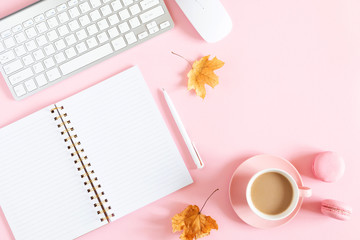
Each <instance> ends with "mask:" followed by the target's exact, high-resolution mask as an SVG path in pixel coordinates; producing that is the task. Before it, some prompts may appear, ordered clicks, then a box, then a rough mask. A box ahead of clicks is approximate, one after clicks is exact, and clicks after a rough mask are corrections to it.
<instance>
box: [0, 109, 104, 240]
mask: <svg viewBox="0 0 360 240" xmlns="http://www.w3.org/2000/svg"><path fill="white" fill-rule="evenodd" d="M52 107H53V106H51V107H48V108H45V109H42V110H40V111H38V112H36V113H34V114H32V115H30V116H28V117H26V118H23V119H21V120H19V121H17V122H15V123H13V124H11V125H9V126H6V127H4V128H3V129H0V156H1V158H0V205H1V207H2V210H3V211H4V213H5V216H6V219H7V221H8V223H9V225H10V227H11V229H12V232H13V234H14V236H15V238H16V239H17V240H23V239H24V240H31V239H34V240H39V239H52V240H53V239H61V240H64V239H65V240H66V239H73V238H76V237H78V236H80V235H82V234H85V233H87V232H89V231H91V230H93V229H95V228H97V227H100V226H102V225H103V224H104V223H101V222H100V220H99V216H98V215H97V214H96V211H94V206H93V205H92V203H91V201H90V199H89V195H88V193H87V192H86V189H85V187H84V185H83V181H82V179H81V178H80V177H79V174H78V172H77V170H76V167H75V165H74V162H73V159H71V156H70V155H69V152H68V150H67V148H66V144H65V142H64V137H63V136H61V134H60V131H59V129H58V128H57V126H56V122H55V121H54V114H51V112H50V109H51V108H52Z"/></svg>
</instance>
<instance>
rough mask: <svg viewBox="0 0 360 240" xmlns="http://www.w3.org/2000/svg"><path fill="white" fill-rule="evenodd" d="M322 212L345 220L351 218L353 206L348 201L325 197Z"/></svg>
mask: <svg viewBox="0 0 360 240" xmlns="http://www.w3.org/2000/svg"><path fill="white" fill-rule="evenodd" d="M321 212H322V213H323V214H324V215H326V216H329V217H332V218H335V219H338V220H342V221H345V220H349V219H350V216H351V214H352V208H351V207H350V206H349V205H348V204H346V203H343V202H340V201H336V200H332V199H325V200H323V201H322V202H321Z"/></svg>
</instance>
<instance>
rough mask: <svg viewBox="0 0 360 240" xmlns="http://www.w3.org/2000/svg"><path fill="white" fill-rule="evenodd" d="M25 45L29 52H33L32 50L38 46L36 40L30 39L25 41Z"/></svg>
mask: <svg viewBox="0 0 360 240" xmlns="http://www.w3.org/2000/svg"><path fill="white" fill-rule="evenodd" d="M25 47H26V49H27V50H28V51H29V52H31V51H32V50H34V49H36V47H37V46H36V43H35V41H34V40H30V41H28V42H27V43H25Z"/></svg>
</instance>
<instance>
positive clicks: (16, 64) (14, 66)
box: [4, 60, 23, 74]
mask: <svg viewBox="0 0 360 240" xmlns="http://www.w3.org/2000/svg"><path fill="white" fill-rule="evenodd" d="M21 68H23V64H22V63H21V61H20V60H15V61H13V62H11V63H9V64H6V65H4V71H5V73H6V74H11V73H13V72H16V71H17V70H20V69H21Z"/></svg>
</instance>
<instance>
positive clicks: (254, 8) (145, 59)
mask: <svg viewBox="0 0 360 240" xmlns="http://www.w3.org/2000/svg"><path fill="white" fill-rule="evenodd" d="M19 2H24V1H20V0H17V1H1V3H2V5H3V6H1V9H3V10H2V12H3V11H4V9H6V8H7V7H9V8H12V6H18V5H17V4H19ZM29 2H30V1H29ZM222 2H223V4H224V5H225V8H226V9H227V10H228V11H229V14H230V16H231V18H232V20H233V23H234V26H233V31H232V32H231V34H230V35H229V36H228V37H227V38H226V39H224V40H222V41H220V42H218V43H215V44H208V43H206V42H205V41H203V40H202V39H201V37H200V36H199V35H198V34H197V32H196V31H195V30H194V28H193V27H192V25H191V24H190V23H189V22H188V20H187V19H186V17H185V16H184V14H183V13H182V12H181V10H180V9H179V7H178V6H177V5H176V3H175V2H174V1H173V0H167V1H166V3H167V5H168V8H169V10H170V12H171V14H172V16H173V19H174V21H175V28H174V29H173V30H171V31H170V32H167V33H165V34H163V35H161V36H159V37H157V38H155V39H153V40H150V41H148V42H146V43H145V44H142V45H140V46H138V47H136V48H134V49H132V50H129V51H127V52H125V53H123V54H121V55H118V56H116V57H114V58H112V59H110V60H108V61H106V62H103V63H101V64H99V65H97V66H95V67H93V68H91V69H89V70H87V71H85V72H83V73H81V74H78V75H76V76H74V77H72V78H70V79H67V80H65V81H62V82H61V83H59V84H57V85H55V86H53V87H51V88H49V89H47V90H45V91H42V92H41V93H38V94H36V95H34V96H33V97H31V98H28V99H26V100H24V101H20V102H17V101H15V100H13V98H12V97H11V95H10V92H9V90H8V89H7V87H6V85H5V82H4V81H3V80H2V79H0V126H1V127H2V126H5V125H7V124H9V123H11V122H13V121H15V120H17V119H19V118H21V117H24V116H26V115H28V114H30V113H32V112H34V111H36V110H39V109H41V108H43V107H45V106H47V105H49V104H51V103H54V102H56V101H59V100H60V99H63V98H65V97H68V96H71V95H72V94H74V93H76V92H79V91H80V90H82V89H85V88H86V87H89V86H91V85H93V84H95V83H97V82H100V81H102V80H104V79H106V78H107V77H110V76H112V75H114V74H116V73H118V72H120V71H123V70H125V69H126V68H128V67H130V66H133V65H136V64H137V65H139V67H140V69H141V70H142V72H143V74H144V76H145V79H146V81H147V83H148V85H149V87H150V89H151V92H152V94H153V96H154V98H155V100H156V102H157V103H158V106H159V108H160V111H161V112H162V114H163V116H164V118H165V121H166V122H167V124H168V126H169V129H170V131H171V133H172V135H173V137H174V139H175V142H176V144H177V145H178V147H179V149H180V152H181V154H182V156H183V157H184V160H185V162H186V164H187V166H188V167H189V169H190V172H191V175H192V176H193V178H194V181H195V182H194V184H192V185H191V186H188V187H186V188H184V189H182V190H180V191H178V192H176V193H174V194H172V195H170V196H168V197H166V198H164V199H161V200H159V201H157V202H155V203H153V204H150V205H149V206H147V207H145V208H142V209H140V210H138V211H136V212H134V213H132V214H130V215H128V216H126V217H124V218H122V219H120V220H118V221H115V222H113V223H111V224H109V225H107V226H105V227H102V228H100V229H98V230H96V231H93V232H91V233H89V234H86V235H85V236H83V237H81V238H80V239H81V240H95V239H104V240H105V239H122V238H124V237H125V236H126V237H127V239H142V240H144V239H145V240H146V239H178V237H179V234H178V233H176V234H173V233H172V232H171V217H172V216H173V215H174V214H176V213H178V212H180V211H182V210H183V209H184V208H185V207H186V205H188V204H197V205H199V206H201V205H202V204H203V202H204V200H205V199H206V197H207V196H208V195H209V194H210V193H211V192H212V191H213V190H214V189H216V188H220V190H221V191H219V192H218V193H216V194H215V195H214V196H213V198H212V199H211V200H210V201H209V202H208V204H207V206H206V207H205V209H204V213H205V214H207V215H211V216H212V217H213V218H215V219H216V220H217V222H218V224H219V230H218V231H213V232H212V233H211V235H210V236H209V237H207V239H265V238H266V239H277V240H280V239H289V238H290V239H306V238H309V237H310V239H315V238H317V239H359V236H360V228H359V223H360V213H359V208H358V205H357V203H359V202H360V191H359V189H360V178H359V169H360V161H359V160H360V153H359V151H358V149H359V147H360V67H359V66H360V47H359V46H360V14H359V10H360V2H359V1H358V0H342V1H338V0H303V1H296V0H271V1H260V0H251V1H244V0H241V1H231V0H222ZM12 4H13V5H12ZM4 5H5V6H4ZM171 51H175V52H177V53H179V54H181V55H183V56H185V57H186V58H188V59H191V60H195V59H197V58H199V57H201V56H204V55H207V54H211V55H212V56H215V55H216V56H217V57H218V58H219V59H221V60H223V61H225V66H224V67H223V68H222V69H220V70H217V71H216V73H217V74H218V75H219V76H220V84H219V85H218V86H216V87H215V89H211V88H207V90H208V91H207V96H206V98H205V100H202V99H201V98H199V97H197V96H195V94H194V93H193V92H188V91H187V89H186V84H187V80H186V73H187V72H188V71H189V66H188V64H187V63H186V62H185V61H184V60H182V59H181V58H179V57H176V56H174V55H172V54H171V53H170V52H171ZM160 87H165V88H166V89H167V91H168V93H169V94H170V96H171V97H172V99H173V101H174V103H175V105H176V107H177V109H178V112H179V114H180V116H181V117H182V119H183V122H184V124H185V126H186V128H187V130H188V132H189V134H190V136H191V138H192V139H194V140H195V141H196V142H197V146H198V149H199V151H200V153H201V155H202V157H203V159H204V161H205V163H206V166H205V168H204V169H203V170H196V169H194V164H193V163H192V160H191V158H190V154H189V153H188V152H187V149H186V146H185V144H184V143H183V141H182V139H181V136H180V134H179V132H178V130H177V128H176V126H175V124H174V122H173V120H172V118H171V115H170V112H169V110H168V108H167V106H166V105H165V102H164V99H163V98H162V95H161V93H160V91H159V88H160ZM324 150H332V151H336V152H338V153H339V154H341V155H342V156H343V157H344V158H345V161H346V171H345V175H344V177H343V178H341V179H340V180H339V181H338V182H336V183H324V182H321V181H319V180H316V179H314V177H313V175H312V173H311V162H312V159H313V158H314V155H315V154H316V153H318V152H321V151H324ZM260 153H268V154H275V155H280V156H283V157H285V158H287V159H288V160H289V161H291V162H292V163H293V164H294V165H295V166H296V167H297V169H298V170H299V172H300V173H301V174H302V176H303V180H304V183H305V185H307V186H310V187H312V188H313V197H312V198H310V199H306V200H305V202H304V204H303V207H302V209H301V210H300V212H299V214H298V215H297V216H296V217H295V218H294V219H293V220H292V221H291V222H289V223H288V224H286V225H284V226H281V227H278V228H275V229H269V230H259V229H255V228H253V227H250V226H248V225H246V224H245V223H244V222H243V221H241V220H240V219H239V218H238V217H237V215H236V214H235V212H234V211H233V210H232V208H231V205H230V202H229V198H228V186H229V181H230V177H231V175H232V173H233V171H234V170H235V169H236V167H237V166H238V165H239V164H240V163H241V162H243V161H244V160H245V159H247V158H248V157H250V156H253V155H255V154H260ZM325 198H333V199H337V200H340V201H344V202H347V203H349V204H351V205H352V206H353V210H354V213H353V216H352V219H351V220H350V221H348V222H341V221H337V220H334V219H330V218H328V217H325V216H323V215H322V214H321V213H320V210H319V209H320V205H319V202H320V201H321V200H322V199H325ZM0 216H1V217H0V239H5V240H9V239H13V236H12V233H11V231H10V228H9V226H8V224H7V222H6V220H5V218H4V216H3V214H2V213H1V214H0ZM29 224H31V223H29Z"/></svg>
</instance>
